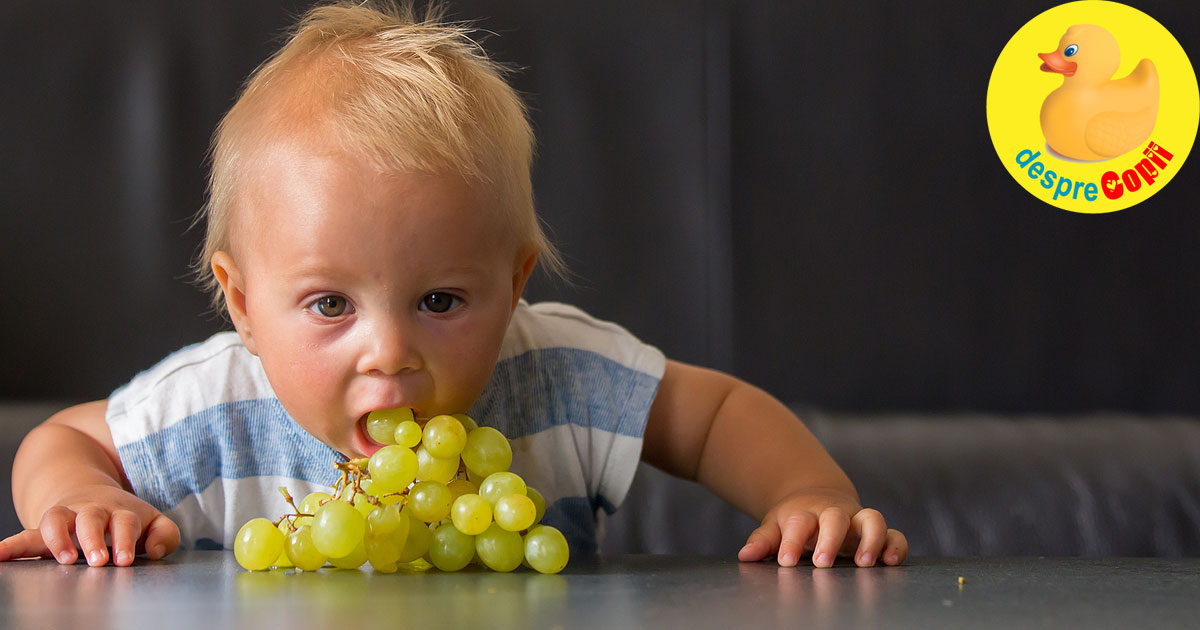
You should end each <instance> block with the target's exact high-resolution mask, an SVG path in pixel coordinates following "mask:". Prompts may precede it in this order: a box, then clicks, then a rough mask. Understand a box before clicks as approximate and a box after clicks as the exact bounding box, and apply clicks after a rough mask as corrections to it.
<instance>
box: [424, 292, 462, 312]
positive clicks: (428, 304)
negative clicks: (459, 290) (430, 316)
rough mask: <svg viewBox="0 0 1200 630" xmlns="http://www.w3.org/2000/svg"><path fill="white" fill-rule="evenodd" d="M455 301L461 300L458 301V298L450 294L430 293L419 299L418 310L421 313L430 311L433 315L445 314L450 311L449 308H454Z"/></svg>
mask: <svg viewBox="0 0 1200 630" xmlns="http://www.w3.org/2000/svg"><path fill="white" fill-rule="evenodd" d="M455 301H461V300H459V298H458V296H456V295H453V294H451V293H443V292H441V291H434V292H433V293H430V294H429V295H426V296H425V297H423V298H421V306H420V308H421V310H423V311H431V312H433V313H445V312H446V311H448V310H450V308H451V307H453V306H454V302H455Z"/></svg>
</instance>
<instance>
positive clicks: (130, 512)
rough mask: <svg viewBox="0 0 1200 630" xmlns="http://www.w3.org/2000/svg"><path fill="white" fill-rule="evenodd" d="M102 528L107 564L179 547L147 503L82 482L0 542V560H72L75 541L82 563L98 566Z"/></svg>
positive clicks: (167, 522)
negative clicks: (35, 524)
mask: <svg viewBox="0 0 1200 630" xmlns="http://www.w3.org/2000/svg"><path fill="white" fill-rule="evenodd" d="M106 533H107V534H108V536H109V539H110V540H111V541H112V555H113V564H115V565H117V566H121V567H124V566H129V565H130V564H132V563H133V557H134V554H135V553H137V552H139V551H145V552H146V555H148V556H150V558H151V559H154V560H157V559H159V558H162V557H163V556H165V555H167V554H169V553H171V552H172V551H175V548H176V547H178V546H179V527H178V526H177V525H175V523H174V521H172V520H171V519H169V518H167V517H166V516H164V515H163V514H162V513H161V512H159V511H158V510H156V509H154V507H153V506H151V505H150V504H149V503H146V502H145V501H143V500H141V499H139V498H137V497H136V496H134V495H132V494H130V493H128V492H125V491H124V490H121V489H120V488H114V487H112V486H103V485H101V486H87V487H83V488H79V489H77V490H76V491H74V492H72V493H71V495H70V496H68V497H65V498H64V499H63V500H62V501H61V502H60V503H59V505H56V506H54V507H52V508H50V509H48V510H46V512H45V513H44V514H43V515H42V521H41V523H40V524H39V525H38V528H37V529H27V530H25V531H23V532H21V533H19V534H16V535H14V536H9V537H8V538H6V539H4V540H3V541H0V562H3V561H5V560H13V559H15V558H32V557H42V558H56V559H58V562H59V563H60V564H74V563H75V560H76V559H77V558H78V557H79V552H78V551H77V550H76V543H78V549H80V550H82V551H83V555H84V557H85V558H87V563H88V564H89V565H91V566H94V567H96V566H101V565H104V564H107V563H108V561H109V551H108V547H107V546H106V545H105V542H104V536H105V534H106Z"/></svg>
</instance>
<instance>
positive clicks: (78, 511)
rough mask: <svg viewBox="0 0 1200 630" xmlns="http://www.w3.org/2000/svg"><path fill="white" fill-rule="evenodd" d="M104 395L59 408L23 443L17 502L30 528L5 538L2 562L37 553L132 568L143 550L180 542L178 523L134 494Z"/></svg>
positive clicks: (165, 549) (153, 553)
mask: <svg viewBox="0 0 1200 630" xmlns="http://www.w3.org/2000/svg"><path fill="white" fill-rule="evenodd" d="M107 407H108V403H107V401H103V400H100V401H96V402H90V403H86V404H83V405H77V406H75V407H71V408H69V409H65V410H63V411H60V412H59V413H57V414H55V415H54V416H52V417H51V418H50V419H49V420H47V421H45V422H43V423H42V424H41V425H40V426H38V427H37V428H36V429H34V430H33V431H30V432H29V435H27V436H26V437H25V439H24V440H23V441H22V442H21V448H20V449H19V450H18V451H17V456H16V458H14V459H13V472H12V479H13V504H14V505H15V506H16V509H17V516H18V517H19V518H20V519H21V524H22V525H23V526H24V527H25V528H26V529H25V531H23V532H21V533H19V534H16V535H14V536H10V537H8V538H7V539H5V540H3V541H0V561H4V560H11V559H14V558H26V557H34V556H42V557H54V558H57V559H58V561H59V562H60V563H62V564H72V563H74V562H75V560H76V558H77V557H78V553H77V552H76V541H78V545H79V549H81V550H82V551H83V553H84V556H85V557H86V558H87V562H88V564H90V565H92V566H99V565H103V564H107V563H108V560H109V552H108V548H107V546H106V544H105V540H104V536H105V533H107V534H108V535H109V537H110V539H111V541H112V553H113V563H114V564H116V565H119V566H128V565H129V564H131V563H132V562H133V557H134V553H135V552H136V551H137V550H138V549H139V548H140V549H144V550H145V551H146V553H147V555H149V556H150V557H151V558H154V559H158V558H161V557H163V556H165V555H167V554H168V553H171V552H172V551H174V550H175V548H176V547H178V546H179V527H177V526H176V525H175V523H174V522H172V521H171V519H169V518H167V517H166V516H164V515H163V514H162V513H161V512H159V511H158V510H156V509H155V508H154V507H153V506H151V505H150V504H149V503H146V502H145V501H143V500H141V499H139V498H137V497H136V496H134V495H133V493H132V492H131V490H130V488H129V484H128V482H127V481H126V480H125V472H124V470H123V469H122V467H121V460H120V459H119V458H118V457H117V449H116V446H114V444H113V439H112V433H111V432H110V431H109V429H108V424H107V423H106V422H105V420H104V413H105V410H106V409H107Z"/></svg>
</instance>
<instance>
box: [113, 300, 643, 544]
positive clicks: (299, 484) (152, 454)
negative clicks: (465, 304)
mask: <svg viewBox="0 0 1200 630" xmlns="http://www.w3.org/2000/svg"><path fill="white" fill-rule="evenodd" d="M665 366H666V360H665V358H664V357H663V355H662V353H661V352H659V351H658V349H656V348H654V347H652V346H649V345H646V344H644V343H642V342H640V341H638V340H637V339H636V338H634V337H633V336H632V335H631V334H629V332H628V331H626V330H625V329H623V328H621V327H620V326H617V325H615V324H612V323H608V322H602V321H599V320H596V319H594V318H592V317H589V316H588V315H587V314H585V313H584V312H582V311H580V310H579V309H577V308H574V307H571V306H567V305H565V304H557V303H540V304H535V305H529V304H528V303H526V302H525V301H524V300H522V301H521V302H520V303H519V304H518V306H517V308H516V311H515V312H514V313H513V317H512V322H511V323H510V325H509V327H508V331H507V333H506V334H505V337H504V342H503V345H502V346H501V350H500V356H499V360H498V361H497V363H496V367H495V370H494V371H493V372H492V377H491V380H490V381H489V383H488V385H487V386H486V387H485V388H484V390H483V393H482V394H481V395H480V397H479V399H478V400H477V401H476V402H475V404H474V406H473V407H472V408H471V410H470V412H469V413H470V415H471V417H472V418H474V419H475V420H476V421H477V422H478V423H479V425H480V426H491V427H495V428H497V429H499V430H500V431H501V432H502V433H504V435H506V436H508V438H509V439H510V440H511V441H512V448H513V464H512V469H511V470H512V471H513V472H516V473H518V474H520V475H521V476H522V477H523V478H524V479H525V480H526V482H527V483H528V484H529V485H531V486H533V487H535V488H537V489H538V490H539V491H540V492H541V493H542V494H543V495H544V496H545V497H546V503H547V508H546V516H545V517H544V518H543V520H542V522H543V523H545V524H548V525H554V526H555V527H558V528H559V529H560V530H562V532H563V534H565V535H566V537H567V540H568V541H569V542H570V543H571V550H572V553H573V554H591V553H595V551H596V549H597V546H598V540H597V522H598V516H599V513H598V511H599V510H601V509H602V510H604V511H605V512H606V513H612V511H613V510H615V509H616V507H617V506H618V505H620V504H621V502H622V501H623V500H624V498H625V494H626V492H627V491H628V489H629V485H630V482H631V481H632V480H633V474H634V471H635V470H636V469H637V464H638V460H639V458H640V456H641V450H642V434H643V432H644V430H645V426H646V417H647V415H648V414H649V411H650V404H651V403H652V402H653V400H654V394H655V392H656V391H657V389H658V382H659V380H660V379H661V378H662V374H663V370H664V369H665ZM107 421H108V426H109V428H110V429H111V431H112V436H113V441H114V442H115V443H116V447H117V454H118V455H119V456H120V459H121V464H122V465H123V466H124V468H125V474H126V476H127V477H128V478H129V482H130V484H131V485H132V487H133V491H134V493H135V494H137V496H139V497H141V498H143V499H144V500H146V501H147V502H149V503H150V504H151V505H153V506H154V507H156V508H157V509H159V510H161V511H162V512H163V513H165V514H166V515H167V516H169V517H170V518H171V519H172V520H174V521H175V523H176V524H178V525H179V529H180V532H181V534H182V545H183V546H184V547H195V548H218V547H224V548H232V546H233V539H234V536H236V534H237V531H238V529H239V528H240V527H241V526H242V524H243V523H245V522H246V521H248V520H250V519H251V518H254V517H258V516H265V517H268V518H272V519H273V518H276V517H278V516H280V515H282V514H285V513H287V512H289V511H290V507H289V506H288V505H287V504H286V503H285V502H284V500H283V497H282V495H280V493H279V490H278V488H279V487H280V486H287V488H288V490H289V491H290V492H291V494H292V495H293V496H294V497H296V499H297V501H299V499H300V498H301V497H303V496H304V495H305V494H307V493H309V492H312V491H317V490H328V487H329V486H330V485H331V484H333V483H334V482H335V481H336V480H337V477H338V474H337V471H336V470H335V469H334V468H333V466H332V462H333V461H334V460H335V459H337V460H342V459H345V457H344V456H343V455H341V454H340V453H338V452H337V451H335V450H334V449H333V448H331V447H329V446H327V445H325V444H324V443H322V442H321V441H319V440H317V439H316V438H315V437H313V436H312V435H310V434H309V433H308V432H306V431H305V430H304V429H302V428H301V427H300V426H299V425H297V424H296V423H295V422H294V421H293V420H292V419H291V418H290V417H289V416H288V414H287V412H286V411H284V409H283V406H282V405H281V404H280V403H279V400H278V398H276V397H275V394H274V392H273V390H272V389H271V385H270V383H269V382H268V381H267V377H266V374H265V373H264V372H263V368H262V363H261V362H260V361H259V360H258V358H257V357H255V356H254V355H252V354H250V353H249V352H248V351H246V349H245V347H244V346H243V345H242V342H241V339H240V338H239V337H238V336H237V334H236V333H232V332H225V333H218V334H216V335H214V336H213V337H211V338H209V339H208V340H207V341H204V342H202V343H198V344H195V345H192V346H188V347H186V348H183V349H182V350H179V351H177V352H175V353H174V354H172V355H170V356H168V357H167V358H166V359H164V360H162V361H161V362H160V363H159V364H158V365H156V366H154V367H152V368H150V369H149V370H147V371H145V372H142V373H141V374H138V375H137V376H136V377H134V379H133V380H132V381H131V382H129V383H128V384H126V385H125V386H123V387H121V388H120V389H118V390H117V391H115V392H113V394H112V396H110V397H109V399H108V412H107Z"/></svg>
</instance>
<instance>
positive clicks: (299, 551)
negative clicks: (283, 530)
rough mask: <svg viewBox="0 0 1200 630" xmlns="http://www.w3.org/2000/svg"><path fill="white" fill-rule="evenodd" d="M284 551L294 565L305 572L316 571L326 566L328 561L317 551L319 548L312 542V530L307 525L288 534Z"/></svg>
mask: <svg viewBox="0 0 1200 630" xmlns="http://www.w3.org/2000/svg"><path fill="white" fill-rule="evenodd" d="M284 551H285V552H286V553H287V555H288V558H290V559H291V561H292V564H294V565H296V568H298V569H303V570H304V571H316V570H317V569H320V568H321V567H323V566H325V561H326V560H328V558H326V557H325V554H323V553H321V552H320V551H317V546H316V545H314V544H313V541H312V530H311V528H310V527H309V526H307V525H303V526H301V527H299V528H297V529H296V531H294V532H292V533H290V534H288V537H287V543H286V544H285V545H284Z"/></svg>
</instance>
